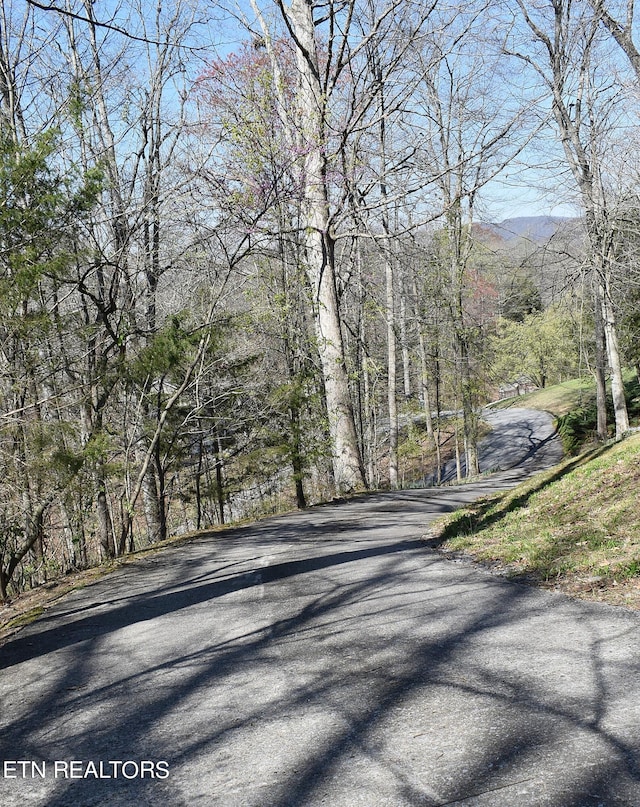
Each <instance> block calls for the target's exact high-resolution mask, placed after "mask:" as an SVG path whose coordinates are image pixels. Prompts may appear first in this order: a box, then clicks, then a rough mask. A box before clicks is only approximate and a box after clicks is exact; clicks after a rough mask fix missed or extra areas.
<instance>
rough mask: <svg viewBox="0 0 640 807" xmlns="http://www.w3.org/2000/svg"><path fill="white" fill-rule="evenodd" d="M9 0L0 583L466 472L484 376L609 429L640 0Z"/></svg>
mask: <svg viewBox="0 0 640 807" xmlns="http://www.w3.org/2000/svg"><path fill="white" fill-rule="evenodd" d="M0 3H1V14H2V16H1V17H0V187H1V206H0V306H1V316H0V457H1V462H2V476H1V478H0V598H2V599H6V598H7V597H9V596H11V595H12V594H14V593H16V592H19V591H20V590H22V589H24V588H26V587H29V586H31V585H34V584H37V583H41V582H43V581H45V580H47V579H48V578H51V577H54V576H56V575H60V574H62V573H64V572H66V571H68V570H71V569H78V568H84V567H86V566H88V565H91V564H94V563H97V562H99V561H100V560H101V559H104V558H112V557H117V556H120V555H122V554H125V553H128V552H131V551H133V550H135V549H137V548H140V547H143V546H145V545H147V544H151V543H155V542H157V541H160V540H163V539H165V538H167V537H168V536H169V535H171V534H175V533H177V532H184V531H189V530H194V529H201V528H206V527H208V526H211V525H213V524H221V523H225V522H228V521H231V520H234V519H238V518H243V517H248V516H252V515H256V514H258V513H260V512H268V511H270V510H274V509H277V508H279V507H288V506H295V505H297V506H298V507H305V506H306V505H307V504H309V503H311V502H314V501H319V500H322V499H326V498H330V497H331V496H334V495H344V494H346V493H351V492H354V491H358V490H363V489H366V488H377V487H392V488H395V487H399V486H402V485H424V484H431V483H434V482H435V483H437V482H438V481H439V479H440V473H441V469H442V465H443V463H444V461H445V460H447V459H451V458H455V459H456V466H457V473H458V475H459V476H463V475H465V474H466V475H473V474H475V473H477V472H478V455H477V443H478V440H479V437H480V435H481V433H482V423H481V418H480V409H481V407H482V405H483V404H484V403H486V402H487V401H488V400H490V399H491V398H495V397H497V396H498V394H499V391H500V389H501V388H507V387H509V389H511V390H514V389H515V390H516V391H517V390H518V386H519V385H520V384H535V385H538V386H545V385H547V384H551V383H554V382H556V381H558V380H562V379H567V378H570V377H572V376H575V375H577V374H579V373H592V374H593V376H594V377H595V378H596V381H597V389H598V412H599V421H598V431H599V434H600V436H601V438H602V439H604V438H606V437H607V435H608V434H611V433H615V434H616V435H618V436H619V435H621V434H623V433H624V432H625V431H626V430H627V429H628V428H629V420H628V415H627V409H626V404H625V397H624V384H623V381H624V378H623V371H624V368H625V367H629V368H631V369H632V370H633V369H635V372H636V374H637V373H638V372H639V371H640V314H639V311H640V285H639V274H638V270H637V250H638V239H639V235H638V224H639V222H640V196H639V190H640V176H639V175H638V170H639V166H638V164H637V156H636V155H637V153H638V131H639V130H638V110H639V109H640V97H639V95H638V64H639V57H638V52H637V50H636V43H637V42H638V37H637V34H636V22H635V18H634V11H635V7H634V3H633V2H630V3H624V4H623V3H621V2H620V3H618V2H611V3H608V2H604V0H580V2H569V0H533V1H532V2H526V1H525V0H504V2H500V3H493V2H492V3H486V2H477V1H476V0H469V2H459V3H455V4H452V3H446V2H433V0H431V2H422V0H415V2H410V3H408V2H400V0H347V2H342V1H341V2H337V0H326V1H325V2H307V0H290V1H289V2H284V0H273V2H272V0H250V2H247V3H243V2H241V0H238V3H237V4H235V3H233V2H230V3H229V4H228V5H226V6H225V5H217V4H214V3H211V2H205V0H202V1H200V0H178V2H173V3H170V4H169V3H167V4H163V3H162V2H158V3H157V4H154V5H148V4H145V3H143V2H141V1H140V0H124V2H122V3H120V4H117V5H116V4H113V3H111V2H107V0H98V2H92V1H91V0H60V2H59V3H57V4H56V3H54V4H37V3H35V2H33V3H32V2H26V1H25V2H22V0H15V1H14V2H10V0H0ZM527 183H528V184H529V185H531V186H534V187H535V188H536V189H537V191H538V192H539V198H540V213H545V212H547V210H546V209H544V207H545V201H544V199H543V192H544V193H546V199H547V200H550V201H547V202H546V205H547V208H550V207H552V206H553V205H554V204H559V203H564V204H566V205H569V204H570V205H572V206H573V208H572V209H573V210H575V215H574V216H567V217H565V218H561V219H556V220H552V219H548V220H547V224H550V229H549V231H548V232H546V233H538V232H533V231H527V230H526V229H525V230H522V231H519V230H517V229H516V231H514V230H513V228H512V227H510V225H509V222H504V224H503V225H502V227H498V226H496V225H493V224H490V223H489V222H491V221H493V220H494V219H495V216H494V212H493V211H495V210H504V209H505V205H506V204H508V203H509V200H510V193H512V192H513V194H514V198H515V196H516V193H517V191H516V190H515V188H517V187H524V186H525V185H527ZM511 188H513V190H510V189H511ZM501 218H504V216H501ZM514 221H517V220H514ZM509 385H510V386H509ZM607 397H609V398H610V400H611V404H612V406H613V409H612V413H613V418H612V417H611V416H609V418H608V420H607Z"/></svg>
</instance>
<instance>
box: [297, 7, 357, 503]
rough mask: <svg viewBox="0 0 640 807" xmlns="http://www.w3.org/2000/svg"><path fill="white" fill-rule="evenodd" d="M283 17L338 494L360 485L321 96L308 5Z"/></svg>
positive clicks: (309, 270)
mask: <svg viewBox="0 0 640 807" xmlns="http://www.w3.org/2000/svg"><path fill="white" fill-rule="evenodd" d="M289 18H290V21H291V24H292V26H293V29H294V31H295V36H296V63H297V67H298V73H299V80H300V83H299V87H298V99H297V100H298V108H299V119H298V125H299V131H300V136H301V137H302V143H301V147H302V152H303V154H304V166H303V170H302V172H301V175H302V178H303V184H304V188H303V194H304V199H303V221H304V225H305V226H304V240H305V251H306V256H305V257H306V271H307V276H308V279H309V283H310V285H311V289H312V292H313V297H314V299H313V303H314V319H315V331H316V339H317V343H318V353H319V356H320V363H321V366H322V373H323V377H324V384H325V392H326V401H327V413H328V419H329V432H330V436H331V442H332V460H333V473H334V483H335V486H336V489H337V492H338V493H348V492H350V491H354V490H361V489H363V488H364V487H365V483H364V473H363V469H362V460H361V457H360V450H359V446H358V439H357V435H356V428H355V420H354V416H353V408H352V403H351V397H350V393H349V384H348V377H347V371H346V365H345V354H344V344H343V339H342V331H341V325H340V314H339V310H338V296H337V293H336V283H335V255H334V244H333V239H332V237H331V234H330V232H329V202H328V196H327V181H326V157H325V147H326V141H327V135H326V123H325V108H324V104H325V100H326V99H324V98H323V93H322V88H321V85H320V72H319V60H318V53H317V43H316V40H315V27H314V23H313V17H312V9H311V4H310V3H308V2H305V0H292V2H291V6H290V10H289Z"/></svg>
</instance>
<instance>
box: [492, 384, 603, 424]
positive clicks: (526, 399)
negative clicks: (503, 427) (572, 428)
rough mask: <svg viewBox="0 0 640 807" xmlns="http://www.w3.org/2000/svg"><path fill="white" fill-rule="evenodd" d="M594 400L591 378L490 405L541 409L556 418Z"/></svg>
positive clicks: (594, 392)
mask: <svg viewBox="0 0 640 807" xmlns="http://www.w3.org/2000/svg"><path fill="white" fill-rule="evenodd" d="M595 399H596V385H595V381H594V380H593V377H592V376H585V377H584V378H576V379H573V380H572V381H564V382H563V383H562V384H554V386H552V387H546V388H545V389H539V390H536V391H535V392H529V393H528V394H527V395H519V396H518V397H517V398H506V399H505V400H503V401H497V402H496V403H494V404H491V407H492V408H494V409H509V408H511V407H516V406H517V407H520V406H522V407H526V408H528V409H542V410H544V411H545V412H551V414H552V415H555V416H556V417H558V416H560V415H566V414H567V412H570V411H571V410H572V409H577V408H579V407H582V406H586V405H589V404H591V403H594V402H595Z"/></svg>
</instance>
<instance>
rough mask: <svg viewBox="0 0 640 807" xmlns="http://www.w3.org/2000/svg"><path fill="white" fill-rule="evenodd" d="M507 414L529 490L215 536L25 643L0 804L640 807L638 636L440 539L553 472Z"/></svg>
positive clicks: (495, 462) (58, 616) (8, 686)
mask: <svg viewBox="0 0 640 807" xmlns="http://www.w3.org/2000/svg"><path fill="white" fill-rule="evenodd" d="M508 411H510V413H511V414H510V415H503V414H500V415H499V417H507V418H508V422H505V423H503V424H502V425H501V427H500V429H499V430H496V432H495V434H494V443H493V446H494V450H495V452H496V453H495V454H494V456H493V457H489V459H488V461H489V462H490V464H491V467H502V468H504V467H505V464H509V465H510V464H512V462H506V463H504V462H503V461H504V460H509V457H511V460H513V459H514V456H515V453H516V449H515V446H516V445H519V446H520V448H519V449H518V456H519V460H520V461H521V462H524V463H526V465H525V467H524V468H523V466H522V465H518V467H516V468H512V469H511V470H504V471H502V472H501V473H499V474H497V475H496V476H495V477H492V478H491V480H488V479H487V480H486V481H483V482H482V483H476V484H470V485H464V486H460V487H448V488H443V489H430V490H418V491H410V492H408V491H402V492H396V493H386V494H374V495H369V496H363V497H359V498H356V499H353V500H351V501H349V502H347V503H343V504H334V505H326V506H322V507H316V508H312V509H310V510H308V511H306V512H302V513H296V514H292V515H289V516H286V517H280V518H273V519H269V520H265V521H263V522H260V523H259V524H257V525H254V526H250V527H245V528H241V529H234V530H231V531H229V532H225V533H220V534H217V535H215V534H212V535H211V536H209V537H205V538H200V539H198V540H196V541H193V542H191V543H188V544H185V545H181V546H179V547H174V548H171V549H168V550H166V551H165V552H163V553H162V554H160V555H157V556H155V557H153V558H147V559H145V560H139V561H137V562H136V563H135V564H132V565H128V566H126V567H123V568H122V569H121V570H120V571H118V572H116V573H114V574H112V575H110V576H109V577H106V578H104V579H103V580H101V581H99V582H98V583H96V584H94V585H92V586H90V587H88V588H86V589H85V590H83V591H78V592H75V593H73V594H72V595H70V596H68V597H67V598H65V599H64V600H63V601H61V602H60V603H58V605H57V606H55V607H54V608H52V609H51V610H50V611H49V612H47V613H46V615H44V616H43V617H42V618H41V619H39V620H38V621H37V622H36V623H34V624H33V625H31V626H29V627H28V628H25V629H24V630H23V631H22V632H21V633H20V634H19V635H18V636H17V637H15V638H14V640H13V641H12V642H10V643H9V644H7V645H6V646H5V647H4V648H2V649H1V650H0V654H1V663H0V667H2V673H1V675H0V704H1V706H2V709H1V711H0V749H1V754H2V760H3V768H2V771H1V772H0V775H1V777H2V778H1V780H0V804H2V805H3V807H14V805H15V806H16V807H17V805H38V807H63V806H64V807H66V806H67V805H68V806H69V807H71V805H74V807H76V806H79V807H89V806H90V805H111V806H112V807H130V806H131V805H166V806H167V807H181V806H182V805H184V807H187V805H188V806H189V807H194V806H195V805H198V806H199V805H201V806H202V807H210V806H211V805H220V807H240V806H241V805H242V807H293V806H296V807H297V806H298V805H308V806H309V807H311V806H313V807H319V806H320V805H326V806H327V807H358V806H359V805H362V807H386V806H387V805H388V806H389V807H404V805H407V807H410V806H412V805H415V806H416V807H418V806H420V807H445V805H467V807H490V806H496V805H499V806H500V807H534V805H535V807H538V806H540V807H542V806H543V805H549V806H552V807H586V806H587V805H593V807H596V806H597V805H603V807H609V805H611V807H613V805H627V806H628V807H632V806H633V807H637V805H638V804H640V765H639V755H640V675H639V673H640V651H639V649H638V628H639V627H640V616H639V615H638V614H637V613H632V612H628V611H624V610H616V609H613V608H609V607H606V606H600V605H595V604H588V603H582V602H576V601H572V600H569V599H567V598H565V597H563V596H561V595H555V594H551V593H548V592H543V591H539V590H535V589H530V588H526V587H524V586H520V585H516V584H514V583H510V582H507V581H505V580H503V579H501V578H498V577H495V576H492V575H491V574H489V573H488V572H486V571H485V570H483V569H481V568H477V567H475V566H473V565H471V564H467V563H463V562H460V563H456V562H452V561H450V560H447V559H444V558H442V557H440V556H438V555H437V554H436V553H435V552H432V551H430V550H429V549H428V548H427V547H426V546H425V543H424V541H422V540H421V536H423V535H424V533H425V530H426V527H427V524H428V522H429V521H430V520H431V519H433V518H434V517H435V516H437V515H438V514H440V513H442V512H445V511H447V510H450V509H452V508H453V507H455V506H457V505H459V504H462V503H463V502H466V501H469V500H471V499H472V498H473V497H475V496H477V495H480V494H483V493H486V492H489V491H490V490H491V489H492V488H494V487H495V486H497V485H502V486H508V485H511V484H513V483H514V482H515V481H516V480H517V478H518V477H519V476H522V475H523V474H525V473H527V472H528V470H529V469H531V470H536V469H537V468H538V467H540V466H543V465H545V464H548V463H549V462H551V461H552V460H553V459H554V457H555V456H557V454H556V452H557V447H556V446H555V442H554V440H553V439H551V437H550V431H549V422H548V420H547V419H545V418H544V417H542V418H541V417H540V415H539V414H538V413H536V414H535V415H534V414H532V413H527V412H523V411H522V410H520V411H519V412H516V411H515V410H508ZM514 413H515V414H514ZM516 420H517V421H519V423H520V426H517V425H516ZM506 430H511V431H510V436H509V439H508V440H507V444H506V445H505V446H503V449H500V450H499V449H498V448H497V447H496V443H495V438H497V437H498V436H499V435H502V437H506V434H507V431H506ZM502 437H500V439H502ZM488 449H489V445H488V447H487V450H488ZM505 452H506V454H505ZM487 456H488V455H487V454H485V457H487Z"/></svg>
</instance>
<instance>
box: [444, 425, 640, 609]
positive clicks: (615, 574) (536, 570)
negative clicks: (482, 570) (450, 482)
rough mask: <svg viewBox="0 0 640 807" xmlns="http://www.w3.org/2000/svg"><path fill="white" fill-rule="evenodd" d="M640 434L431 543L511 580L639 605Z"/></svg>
mask: <svg viewBox="0 0 640 807" xmlns="http://www.w3.org/2000/svg"><path fill="white" fill-rule="evenodd" d="M639 489H640V435H635V436H633V437H630V438H628V439H626V440H624V441H622V442H620V443H615V444H613V445H610V446H607V447H604V448H600V449H596V450H594V451H591V452H588V453H586V454H583V455H581V456H580V457H577V458H572V459H567V460H565V461H564V463H562V464H561V465H559V466H557V467H556V468H555V469H552V470H550V471H546V472H544V473H542V474H539V475H538V476H536V477H534V478H532V479H530V480H528V481H527V482H525V483H523V484H522V485H520V486H518V487H517V488H515V489H513V490H511V491H509V492H507V493H504V494H499V495H497V496H493V497H490V498H487V499H483V500H480V501H479V502H477V503H475V504H474V505H473V506H471V507H468V508H466V509H465V510H462V511H458V512H457V513H456V514H454V515H452V516H451V517H449V518H448V519H446V520H444V521H443V522H441V523H440V524H439V525H438V527H436V529H435V530H434V532H433V536H432V539H431V543H432V545H434V546H437V547H438V548H439V549H440V550H441V551H443V552H445V553H447V554H451V553H453V554H460V553H462V554H463V555H466V556H469V557H471V558H473V559H474V560H477V561H480V562H483V563H486V564H489V565H490V566H491V567H492V568H494V569H496V570H498V571H499V572H500V573H502V574H505V575H506V576H508V577H511V578H515V579H521V580H524V581H526V582H534V583H536V584H540V585H543V586H545V587H548V588H553V589H557V590H561V591H563V592H565V593H567V594H571V595H574V596H579V597H582V598H587V599H595V600H600V601H604V602H608V603H611V604H615V605H625V606H627V607H631V608H640V509H639V508H638V490H639Z"/></svg>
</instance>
